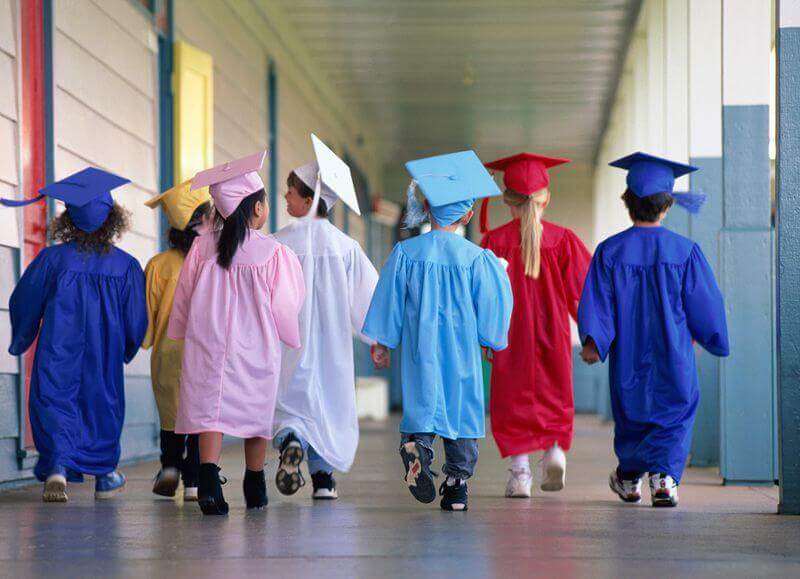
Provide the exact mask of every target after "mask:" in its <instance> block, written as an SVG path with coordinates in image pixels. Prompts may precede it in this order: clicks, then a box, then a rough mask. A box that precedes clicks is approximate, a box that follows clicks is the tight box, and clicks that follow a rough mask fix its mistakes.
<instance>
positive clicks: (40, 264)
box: [8, 252, 52, 356]
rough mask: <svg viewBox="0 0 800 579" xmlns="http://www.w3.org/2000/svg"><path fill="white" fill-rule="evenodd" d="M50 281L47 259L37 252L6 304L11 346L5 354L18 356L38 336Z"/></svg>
mask: <svg viewBox="0 0 800 579" xmlns="http://www.w3.org/2000/svg"><path fill="white" fill-rule="evenodd" d="M51 282H52V278H51V276H50V275H49V266H48V263H47V256H46V255H45V253H44V252H42V253H40V254H39V255H38V256H37V257H36V259H34V260H33V261H32V262H31V264H30V265H29V266H28V267H27V268H26V269H25V272H24V273H23V274H22V277H21V278H20V280H19V283H17V287H16V288H14V292H13V293H12V294H11V299H10V301H9V306H8V307H9V310H10V312H9V313H10V315H11V345H10V346H9V348H8V352H9V353H10V354H12V355H14V356H19V355H21V354H23V353H25V351H26V350H27V349H28V348H30V347H31V345H32V344H33V342H34V340H36V336H37V334H38V333H39V324H40V322H41V320H42V316H43V315H44V308H45V304H46V302H47V296H48V294H49V292H50V284H51Z"/></svg>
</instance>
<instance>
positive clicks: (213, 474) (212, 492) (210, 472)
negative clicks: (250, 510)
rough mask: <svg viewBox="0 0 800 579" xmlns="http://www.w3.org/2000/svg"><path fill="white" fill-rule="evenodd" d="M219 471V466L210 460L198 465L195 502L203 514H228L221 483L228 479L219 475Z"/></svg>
mask: <svg viewBox="0 0 800 579" xmlns="http://www.w3.org/2000/svg"><path fill="white" fill-rule="evenodd" d="M219 471H220V468H219V467H218V466H217V465H216V464H213V463H210V462H208V463H205V464H201V465H200V481H199V483H198V487H197V503H198V504H199V505H200V510H201V511H203V514H204V515H227V514H228V503H226V502H225V497H224V495H223V494H222V485H223V483H225V482H228V481H227V480H226V479H224V478H223V477H221V476H220V474H219Z"/></svg>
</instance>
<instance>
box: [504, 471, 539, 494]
mask: <svg viewBox="0 0 800 579" xmlns="http://www.w3.org/2000/svg"><path fill="white" fill-rule="evenodd" d="M508 473H509V475H508V483H506V497H508V498H510V499H529V498H531V484H532V483H533V477H532V476H531V471H530V470H529V469H513V468H510V469H508Z"/></svg>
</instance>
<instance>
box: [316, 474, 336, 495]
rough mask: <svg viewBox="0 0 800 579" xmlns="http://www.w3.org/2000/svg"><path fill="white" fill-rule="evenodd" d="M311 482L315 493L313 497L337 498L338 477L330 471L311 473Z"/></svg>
mask: <svg viewBox="0 0 800 579" xmlns="http://www.w3.org/2000/svg"><path fill="white" fill-rule="evenodd" d="M311 483H312V485H313V486H314V494H312V495H311V498H314V499H317V500H329V501H331V500H336V499H338V498H339V493H338V491H337V490H336V479H334V478H333V474H332V473H329V472H324V471H320V472H315V473H313V474H312V475H311Z"/></svg>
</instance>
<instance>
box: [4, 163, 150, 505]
mask: <svg viewBox="0 0 800 579" xmlns="http://www.w3.org/2000/svg"><path fill="white" fill-rule="evenodd" d="M124 183H128V180H127V179H122V178H120V177H117V176H116V175H112V174H110V173H106V172H105V171H100V170H99V169H94V168H91V167H90V168H87V169H84V170H83V171H80V172H78V173H75V174H74V175H71V176H69V177H67V178H66V179H63V180H62V181H59V182H56V183H53V184H51V185H48V186H47V187H45V188H43V189H42V190H41V191H40V195H39V196H38V197H37V198H35V199H32V200H28V201H11V200H2V203H3V204H4V205H8V206H20V205H26V204H28V203H33V202H35V201H39V200H41V199H43V198H44V197H45V196H49V197H53V198H55V199H59V200H61V201H64V202H65V203H66V211H64V212H63V213H62V214H61V215H60V216H58V217H56V218H55V219H54V220H53V223H52V224H51V234H52V237H53V238H54V239H55V240H56V241H60V242H62V243H59V244H57V245H52V246H50V247H47V248H45V249H44V250H42V251H41V253H39V255H38V256H37V257H36V259H34V260H33V262H32V263H31V264H30V265H29V266H28V268H27V269H26V270H25V273H24V274H23V275H22V277H21V278H20V280H19V283H18V284H17V287H16V288H15V289H14V292H13V293H12V295H11V301H10V305H9V309H10V314H11V327H12V338H11V346H10V347H9V352H10V353H11V354H13V355H20V354H23V353H24V352H25V351H26V350H27V349H28V348H30V347H31V345H32V344H33V343H34V341H35V340H36V337H37V335H38V337H39V339H38V342H37V345H36V356H35V359H34V363H33V370H32V372H31V390H30V402H29V412H30V423H31V429H32V433H33V441H34V443H35V445H36V450H37V451H38V452H39V458H38V461H37V463H36V467H35V468H34V473H35V475H36V477H37V478H38V479H39V480H41V481H45V486H44V495H43V499H44V501H45V502H65V501H66V500H67V494H66V485H67V481H69V482H81V481H82V480H83V475H85V474H89V475H93V476H94V477H95V497H97V498H107V497H110V496H111V495H113V494H114V493H115V492H116V491H118V490H120V489H122V487H123V486H124V485H125V477H124V476H123V475H122V474H121V473H119V472H117V471H116V467H117V463H118V462H119V455H120V434H121V432H122V423H123V420H124V418H125V392H124V387H123V364H124V363H128V362H130V361H131V360H132V359H133V357H134V355H135V354H136V352H137V350H138V349H139V345H140V344H141V343H142V338H144V334H145V330H146V329H147V311H146V308H145V294H144V273H143V272H142V268H141V267H140V265H139V263H138V262H137V261H136V259H134V258H133V257H131V256H130V255H128V254H127V253H125V252H124V251H122V250H121V249H118V248H116V247H114V245H113V243H114V241H115V240H116V238H117V237H118V236H119V235H120V234H122V233H123V232H124V231H125V229H126V227H127V216H126V213H125V211H124V210H123V209H122V208H121V207H120V206H119V205H117V204H115V203H114V201H113V199H112V198H111V194H110V191H111V190H112V189H114V188H116V187H119V186H120V185H122V184H124ZM40 327H41V329H40Z"/></svg>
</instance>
